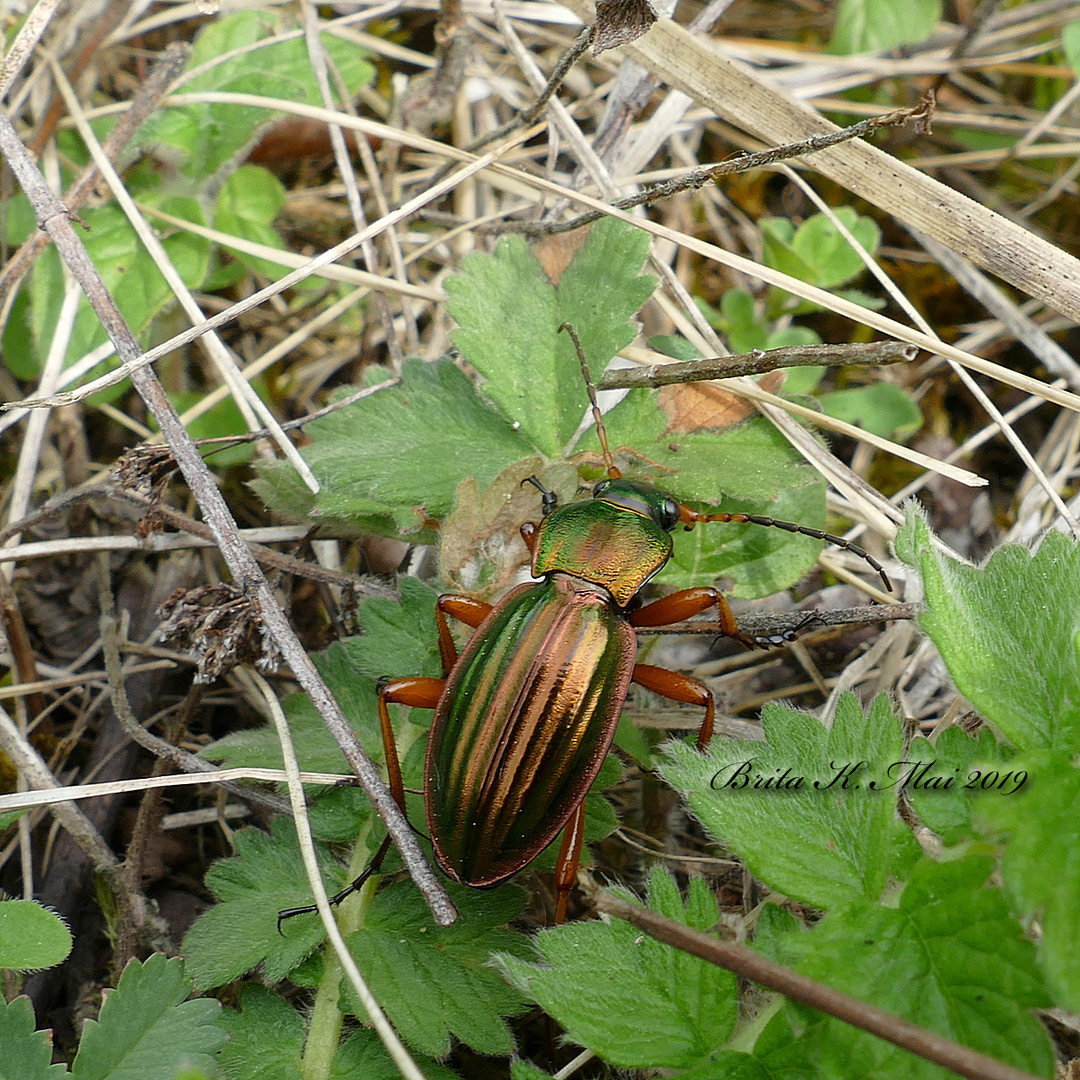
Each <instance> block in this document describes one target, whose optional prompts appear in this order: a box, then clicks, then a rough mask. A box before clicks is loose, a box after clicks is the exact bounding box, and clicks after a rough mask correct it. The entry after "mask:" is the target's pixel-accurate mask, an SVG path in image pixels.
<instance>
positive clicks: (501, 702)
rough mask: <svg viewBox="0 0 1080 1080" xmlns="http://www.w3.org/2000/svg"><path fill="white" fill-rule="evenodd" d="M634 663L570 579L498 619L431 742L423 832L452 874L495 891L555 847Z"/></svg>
mask: <svg viewBox="0 0 1080 1080" xmlns="http://www.w3.org/2000/svg"><path fill="white" fill-rule="evenodd" d="M568 509H569V508H568ZM636 652H637V639H636V637H635V635H634V631H633V629H632V628H631V627H630V625H629V623H627V622H626V620H625V619H623V618H622V616H621V614H620V612H619V610H618V608H617V607H616V605H615V604H613V603H612V600H611V598H610V597H609V596H607V595H605V594H604V593H603V592H602V591H600V590H598V589H595V588H591V587H589V586H588V585H587V584H586V583H584V582H582V581H579V580H577V579H575V578H573V577H571V576H569V575H566V574H562V573H558V572H556V573H553V574H551V576H550V577H548V579H547V580H546V581H543V582H541V583H540V584H527V585H520V586H518V588H516V589H514V590H513V591H512V592H510V593H509V594H507V596H506V597H504V599H503V600H502V601H501V602H500V603H499V604H498V605H497V606H496V607H495V608H494V609H493V610H492V612H491V614H490V615H489V616H488V617H487V619H486V620H485V621H484V622H483V623H482V624H481V626H480V627H479V629H478V630H477V631H476V633H475V634H473V636H472V639H471V641H470V642H469V644H468V645H467V646H466V648H465V651H464V652H463V653H462V655H461V656H460V657H459V659H458V662H457V664H456V665H455V667H454V670H453V671H452V672H451V674H450V677H449V678H448V679H447V683H446V689H445V690H444V692H443V695H442V697H441V699H440V700H439V704H438V708H437V709H436V711H435V720H434V723H433V724H432V727H431V736H430V740H429V742H428V753H427V765H426V793H427V799H426V805H427V824H428V830H429V834H430V836H431V842H432V845H433V847H434V850H435V855H436V857H437V858H438V861H439V864H440V865H441V866H442V868H443V869H444V870H445V871H446V873H447V874H449V875H450V876H451V877H452V878H455V879H456V880H458V881H461V882H464V883H465V884H467V885H476V886H487V885H494V884H497V883H498V882H500V881H502V880H504V879H505V878H507V877H509V876H510V875H511V874H515V873H517V872H518V871H519V870H520V869H521V868H522V867H523V866H525V865H526V864H527V863H529V862H531V861H532V860H533V859H534V858H535V857H536V856H537V855H538V854H539V853H540V852H541V851H542V850H543V849H544V848H545V847H547V845H548V844H550V843H551V841H552V840H553V839H554V838H555V837H556V836H557V835H558V833H559V831H560V830H561V829H562V827H563V826H564V825H565V824H566V822H567V819H568V818H569V817H570V815H571V814H572V813H573V812H574V810H576V809H577V807H578V805H579V804H580V803H581V800H582V799H583V798H584V797H585V793H586V792H587V791H588V790H589V787H590V786H591V785H592V782H593V781H594V780H595V779H596V774H597V773H598V772H599V771H600V766H601V765H602V764H603V762H604V757H605V756H606V754H607V752H608V748H609V747H610V745H611V740H612V737H613V735H614V733H615V727H616V725H617V724H618V721H619V712H620V710H621V709H622V704H623V700H624V699H625V698H626V692H627V689H628V687H629V685H630V676H631V674H632V672H633V668H634V656H635V654H636Z"/></svg>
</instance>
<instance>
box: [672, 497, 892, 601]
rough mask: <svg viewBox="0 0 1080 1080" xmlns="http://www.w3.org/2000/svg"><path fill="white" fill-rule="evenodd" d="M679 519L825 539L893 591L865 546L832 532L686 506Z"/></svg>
mask: <svg viewBox="0 0 1080 1080" xmlns="http://www.w3.org/2000/svg"><path fill="white" fill-rule="evenodd" d="M680 511H681V512H680V514H679V520H680V521H681V522H682V523H683V525H684V526H686V528H687V529H692V528H693V527H694V526H695V525H696V524H697V523H698V522H706V521H735V522H738V523H739V524H745V525H766V526H768V527H770V528H773V529H783V530H784V531H785V532H789V533H801V534H802V535H803V536H812V537H813V538H814V539H815V540H827V541H828V542H829V543H830V544H835V545H836V546H837V547H838V548H842V549H843V550H844V551H850V552H851V553H852V555H858V556H859V558H860V559H865V560H866V562H868V563H869V564H870V565H871V566H872V567H873V568H874V569H875V570H876V571H877V572H878V573H879V574H880V575H881V581H882V584H883V585H884V586H885V588H886V590H887V591H888V592H892V591H893V587H892V582H891V581H890V580H889V575H888V574H886V573H885V567H883V566H882V565H881V563H879V562H878V561H877V559H875V558H874V556H873V555H871V554H870V552H869V551H867V550H866V549H865V548H861V547H859V545H858V544H853V543H852V542H851V541H850V540H845V539H844V538H843V537H842V536H833V534H832V533H827V532H822V531H821V530H820V529H811V528H808V527H807V526H806V525H796V524H795V523H794V522H793V521H777V520H776V518H771V517H761V516H759V515H758V514H699V513H698V512H697V511H696V510H691V509H690V507H688V506H681V507H680Z"/></svg>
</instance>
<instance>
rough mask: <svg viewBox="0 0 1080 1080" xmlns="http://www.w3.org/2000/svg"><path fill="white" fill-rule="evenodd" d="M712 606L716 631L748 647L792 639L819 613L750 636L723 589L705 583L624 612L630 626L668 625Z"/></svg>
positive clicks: (780, 642) (764, 646)
mask: <svg viewBox="0 0 1080 1080" xmlns="http://www.w3.org/2000/svg"><path fill="white" fill-rule="evenodd" d="M714 605H715V606H716V610H717V612H718V614H719V616H720V620H719V621H720V633H721V634H723V635H724V636H725V637H731V638H734V639H735V640H736V641H741V642H742V643H743V645H745V646H746V647H747V648H748V649H770V648H773V647H775V646H777V645H783V644H785V643H786V642H789V641H794V640H795V634H796V633H797V632H798V631H799V630H801V629H802V628H803V627H804V626H806V624H807V623H809V622H813V620H814V619H815V618H818V617H819V616H810V617H809V618H807V619H804V620H803V621H802V622H801V623H800V624H799V625H798V626H796V627H795V628H794V629H793V630H785V631H784V632H783V633H782V634H770V635H768V636H764V635H754V636H753V637H751V636H749V635H747V634H743V633H741V632H740V631H739V628H738V626H737V625H736V624H735V616H734V615H732V614H731V608H730V607H729V606H728V602H727V600H726V599H725V598H724V594H723V593H719V592H717V591H716V590H715V589H711V588H709V587H708V586H702V587H700V588H697V589H682V590H680V591H679V592H674V593H670V594H669V595H668V596H662V597H661V598H660V599H659V600H654V601H653V602H652V603H651V604H646V605H645V606H644V607H643V608H638V610H637V611H632V612H631V613H630V615H629V616H628V618H629V620H630V625H631V626H668V625H670V624H671V623H677V622H682V621H683V620H685V619H691V618H693V617H694V616H695V615H700V614H701V613H702V612H704V611H708V610H709V608H711V607H713V606H714Z"/></svg>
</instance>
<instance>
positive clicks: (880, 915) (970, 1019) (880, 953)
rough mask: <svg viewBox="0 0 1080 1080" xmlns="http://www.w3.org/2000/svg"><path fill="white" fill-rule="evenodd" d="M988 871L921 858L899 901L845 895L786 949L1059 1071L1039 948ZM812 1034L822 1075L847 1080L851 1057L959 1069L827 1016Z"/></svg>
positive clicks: (939, 1072) (929, 1017) (922, 1014)
mask: <svg viewBox="0 0 1080 1080" xmlns="http://www.w3.org/2000/svg"><path fill="white" fill-rule="evenodd" d="M991 869H992V863H991V860H989V859H986V858H967V859H963V860H961V861H959V862H953V863H946V864H935V863H932V862H930V861H929V860H924V861H923V862H922V863H921V864H920V865H919V866H918V867H916V869H915V871H914V872H913V873H912V875H911V879H910V881H909V882H908V885H907V887H906V888H905V889H904V892H903V895H902V896H901V897H900V903H899V907H897V908H886V907H881V906H879V905H876V904H871V903H867V902H862V901H859V902H855V903H851V904H848V905H846V906H845V907H843V908H841V909H839V910H837V911H836V912H834V913H830V914H828V915H826V916H825V918H823V919H822V920H821V922H819V923H818V924H817V925H816V926H815V927H814V929H813V930H812V931H811V932H810V933H806V934H799V935H796V936H794V937H792V938H791V939H790V940H789V943H788V952H789V954H790V955H791V956H792V957H795V958H798V969H799V970H800V971H802V972H803V973H804V974H806V975H809V976H811V977H812V978H815V979H818V980H820V981H822V982H824V983H827V984H828V985H830V986H833V987H835V988H836V989H838V990H842V991H844V992H845V993H848V994H851V995H853V996H854V997H857V998H859V999H861V1000H864V1001H868V1002H870V1003H871V1004H873V1005H876V1006H878V1007H879V1008H882V1009H885V1010H887V1011H888V1012H892V1013H895V1014H896V1015H898V1016H901V1017H903V1019H905V1020H909V1021H911V1022H912V1023H915V1024H918V1025H920V1026H921V1027H925V1028H928V1029H929V1030H930V1031H935V1032H937V1033H938V1034H939V1035H944V1036H946V1037H947V1038H950V1039H954V1040H956V1041H957V1042H959V1043H962V1044H963V1045H965V1046H970V1047H971V1048H972V1049H974V1050H978V1051H980V1052H982V1053H984V1054H989V1055H990V1056H991V1057H995V1058H998V1059H999V1060H1001V1061H1005V1062H1008V1063H1009V1064H1010V1065H1013V1066H1016V1067H1017V1068H1020V1069H1025V1070H1027V1071H1028V1072H1030V1073H1033V1074H1035V1075H1037V1076H1045V1077H1048V1076H1051V1075H1052V1074H1053V1053H1052V1051H1051V1049H1050V1044H1049V1041H1048V1039H1047V1036H1046V1032H1045V1031H1044V1030H1043V1029H1042V1027H1041V1026H1040V1025H1039V1023H1038V1021H1037V1020H1036V1019H1035V1017H1034V1016H1033V1015H1032V1012H1031V1010H1032V1009H1035V1008H1040V1007H1044V1006H1045V1005H1046V1004H1047V998H1048V996H1047V994H1046V992H1045V990H1044V988H1043V986H1042V981H1041V979H1040V978H1039V974H1038V970H1037V968H1036V966H1035V955H1034V947H1033V946H1032V944H1031V942H1029V941H1027V940H1025V938H1024V936H1023V934H1022V933H1021V930H1020V927H1019V926H1018V925H1017V924H1016V922H1015V921H1014V920H1013V919H1011V918H1010V917H1009V913H1008V911H1007V908H1006V905H1005V898H1004V896H1003V895H1002V892H1001V890H1000V889H993V888H987V887H985V886H984V884H983V883H984V881H985V880H986V877H987V875H988V874H989V873H990V870H991ZM883 974H885V975H886V977H884V978H883V977H882V976H883ZM808 1034H809V1036H810V1039H811V1041H812V1043H813V1051H812V1052H813V1061H814V1062H815V1064H816V1067H815V1068H814V1070H813V1072H814V1075H815V1076H816V1077H820V1078H822V1080H832V1078H835V1080H841V1078H843V1080H847V1078H848V1077H850V1076H851V1063H852V1062H853V1061H857V1062H858V1063H859V1073H860V1075H863V1076H874V1077H883V1078H884V1077H901V1076H902V1077H905V1078H910V1080H930V1078H933V1080H939V1078H940V1080H944V1078H945V1077H951V1076H952V1075H953V1074H952V1073H951V1072H949V1071H948V1070H946V1069H942V1068H940V1067H939V1066H936V1065H931V1064H930V1063H929V1062H927V1061H925V1060H924V1059H921V1058H915V1057H913V1056H911V1055H909V1054H908V1053H907V1051H904V1050H900V1049H899V1048H897V1047H895V1046H893V1045H892V1044H891V1043H886V1042H883V1041H881V1040H879V1039H876V1038H874V1037H873V1036H872V1035H868V1034H865V1033H863V1032H859V1031H857V1030H855V1029H854V1028H852V1027H849V1026H848V1025H846V1024H843V1023H841V1022H840V1021H838V1020H833V1019H826V1020H823V1021H820V1022H819V1023H817V1024H815V1025H814V1026H813V1027H812V1028H811V1029H810V1032H809V1033H808Z"/></svg>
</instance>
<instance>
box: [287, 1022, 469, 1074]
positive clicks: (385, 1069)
mask: <svg viewBox="0 0 1080 1080" xmlns="http://www.w3.org/2000/svg"><path fill="white" fill-rule="evenodd" d="M413 1060H414V1061H415V1062H416V1065H417V1067H418V1068H419V1069H420V1072H421V1073H422V1074H423V1075H424V1076H425V1077H427V1080H459V1077H458V1074H457V1073H455V1072H452V1071H451V1070H450V1069H448V1068H446V1067H445V1066H444V1065H440V1064H439V1063H438V1062H437V1061H430V1060H428V1059H427V1058H423V1057H416V1056H415V1055H414V1057H413ZM400 1077H401V1070H400V1069H399V1068H398V1067H397V1065H396V1064H395V1063H394V1062H393V1060H392V1059H391V1057H390V1055H389V1054H388V1053H387V1052H386V1047H385V1046H383V1044H382V1042H381V1041H380V1039H379V1036H378V1035H377V1034H376V1033H375V1032H374V1031H372V1030H371V1029H370V1028H368V1029H365V1030H361V1031H358V1032H356V1033H355V1034H354V1035H351V1036H349V1038H348V1039H346V1040H345V1042H343V1043H342V1044H341V1046H340V1047H339V1049H338V1052H337V1054H336V1055H335V1056H334V1062H333V1064H332V1065H331V1067H330V1075H329V1078H328V1080H400ZM274 1080H277V1078H276V1077H275V1078H274Z"/></svg>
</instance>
